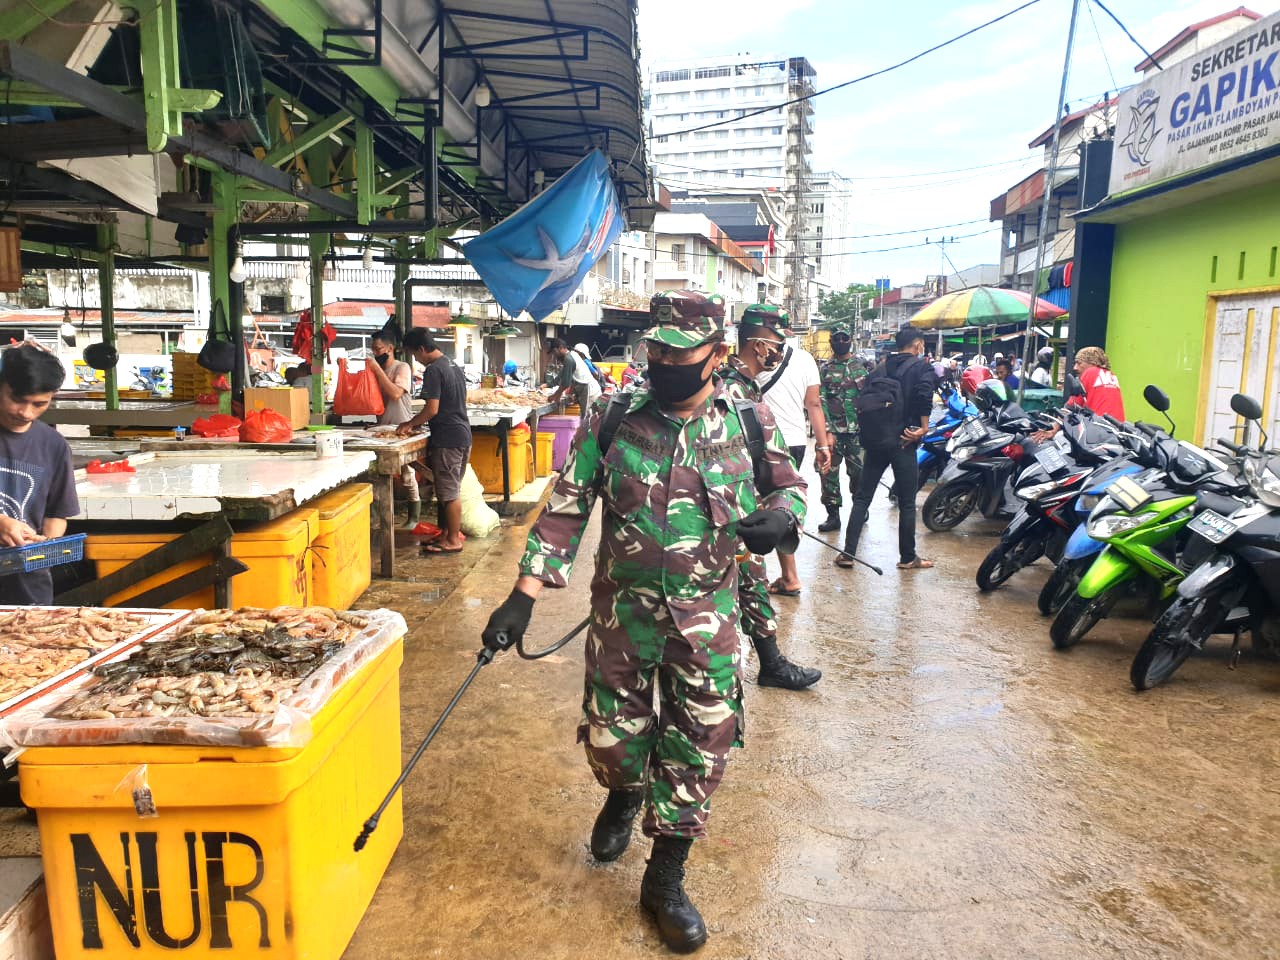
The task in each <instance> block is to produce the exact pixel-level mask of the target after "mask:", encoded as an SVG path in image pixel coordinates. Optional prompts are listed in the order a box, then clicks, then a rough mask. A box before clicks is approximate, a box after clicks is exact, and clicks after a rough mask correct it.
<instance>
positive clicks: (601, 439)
mask: <svg viewBox="0 0 1280 960" xmlns="http://www.w3.org/2000/svg"><path fill="white" fill-rule="evenodd" d="M630 409H631V394H630V393H628V392H627V391H624V390H619V391H618V392H617V393H615V394H614V395H613V396H611V397H610V398H609V402H608V403H607V404H606V405H605V408H604V416H603V417H602V418H601V420H600V433H599V435H598V436H597V437H596V443H598V444H599V445H600V456H602V457H603V456H604V455H605V454H606V453H608V452H609V448H610V447H611V446H613V438H614V437H615V436H616V435H617V433H618V427H620V426H622V418H623V417H625V416H626V415H627V411H628V410H630Z"/></svg>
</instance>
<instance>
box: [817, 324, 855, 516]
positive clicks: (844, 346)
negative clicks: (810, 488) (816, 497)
mask: <svg viewBox="0 0 1280 960" xmlns="http://www.w3.org/2000/svg"><path fill="white" fill-rule="evenodd" d="M831 352H832V353H833V354H834V356H833V357H832V359H830V360H828V361H827V362H826V363H824V364H823V365H822V383H821V386H820V387H819V393H820V395H821V397H822V412H823V414H824V415H825V416H826V418H827V431H828V432H829V433H831V434H832V436H834V437H835V443H834V447H835V449H834V450H832V451H831V469H830V470H829V471H828V472H827V473H825V474H823V476H822V505H823V506H824V507H826V508H827V518H826V519H825V520H823V521H822V523H820V524H818V529H819V530H820V531H822V532H823V533H826V532H828V531H831V530H839V529H840V465H841V464H844V469H845V473H846V474H847V475H848V477H849V497H850V499H852V498H853V495H854V494H855V493H856V492H857V490H858V481H859V480H861V479H862V447H861V446H860V445H859V443H858V411H857V410H856V409H855V408H854V405H853V401H854V400H855V399H856V398H857V396H858V381H859V380H860V379H861V378H862V377H864V376H865V375H866V372H867V371H866V367H865V366H864V365H863V362H862V360H861V359H860V358H859V357H857V356H855V354H854V353H853V338H852V336H851V335H850V333H849V325H848V324H847V323H836V324H835V325H833V326H832V327H831Z"/></svg>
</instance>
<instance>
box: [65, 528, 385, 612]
mask: <svg viewBox="0 0 1280 960" xmlns="http://www.w3.org/2000/svg"><path fill="white" fill-rule="evenodd" d="M319 532H320V513H319V511H318V510H316V508H315V507H313V506H306V507H299V508H298V509H297V510H293V511H291V512H289V513H286V514H285V515H284V516H283V517H280V518H279V519H276V520H270V521H268V522H266V523H257V524H252V525H251V526H249V527H247V528H246V529H244V530H240V531H237V532H236V534H235V535H234V536H233V537H232V538H231V555H232V556H233V557H235V558H236V559H237V560H240V561H242V562H243V563H244V564H246V565H247V566H248V567H249V569H248V570H246V571H245V572H244V573H242V574H240V575H239V576H236V577H232V578H231V602H232V605H233V606H237V607H267V608H268V609H269V608H271V607H278V606H280V605H281V604H291V605H295V606H302V607H305V606H308V605H310V604H311V603H312V602H313V599H312V589H311V578H312V551H311V550H310V547H311V544H312V543H313V542H314V541H315V539H316V536H317V535H318V534H319ZM177 536H178V534H176V533H105V534H99V533H91V534H89V536H88V537H87V538H86V539H85V542H84V555H85V557H86V559H89V560H92V561H93V562H94V566H95V568H96V570H97V573H98V576H99V577H102V576H105V575H106V574H108V573H113V572H114V571H116V570H119V569H120V568H121V567H123V566H125V565H126V564H128V563H130V562H131V561H133V560H137V559H138V558H139V557H141V556H142V555H143V554H145V553H150V552H151V551H152V550H154V549H155V548H156V547H159V546H161V545H162V544H165V543H168V542H169V541H170V540H173V539H175V538H176V537H177ZM365 551H366V554H367V553H368V547H366V548H365ZM206 563H208V557H202V558H198V559H195V560H186V561H183V562H182V563H178V564H175V565H174V566H172V567H170V568H169V569H168V570H165V571H164V572H163V573H157V574H156V575H155V576H153V577H148V578H147V579H146V580H143V581H142V582H141V583H139V584H137V585H136V586H133V587H130V588H129V589H127V590H122V591H121V592H120V593H117V594H115V595H113V596H111V597H108V598H107V600H106V603H104V604H103V606H107V607H113V606H118V605H120V604H122V603H124V601H126V600H128V599H129V598H130V597H133V596H136V595H138V594H139V593H143V592H144V591H147V590H150V589H152V588H153V587H158V586H160V585H161V584H162V583H168V582H169V581H170V580H174V579H177V578H178V577H180V576H182V575H183V574H187V573H191V572H192V571H194V570H199V569H200V568H201V567H202V566H204V565H205V564H206ZM367 566H368V565H367V563H366V567H367ZM213 605H214V602H213V587H208V588H206V589H204V590H197V591H196V592H195V593H189V594H187V595H186V596H185V597H181V598H180V599H178V600H175V601H173V602H172V603H170V604H166V606H167V607H169V608H170V609H173V610H197V609H201V608H204V609H209V608H211V607H213Z"/></svg>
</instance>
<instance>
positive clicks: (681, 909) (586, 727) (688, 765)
mask: <svg viewBox="0 0 1280 960" xmlns="http://www.w3.org/2000/svg"><path fill="white" fill-rule="evenodd" d="M650 312H651V315H652V317H653V319H654V321H655V325H654V326H653V328H652V329H650V330H649V331H648V332H647V333H646V334H645V339H646V341H647V347H648V356H649V382H648V385H647V386H644V387H640V388H637V389H636V390H634V391H632V392H630V393H628V394H625V395H624V396H626V397H629V400H628V401H627V402H628V406H627V408H626V414H625V416H624V417H623V418H622V420H621V422H620V424H619V425H618V428H617V430H616V432H615V434H614V436H613V439H612V442H611V443H610V444H609V445H608V449H607V451H605V452H603V453H602V451H601V448H600V427H601V423H602V421H603V419H604V417H605V413H606V410H607V409H608V403H607V402H606V401H603V400H602V401H597V402H596V403H595V404H594V405H593V406H592V408H591V411H590V413H589V415H588V416H587V417H586V418H585V419H584V420H583V423H582V425H581V426H580V427H579V430H578V434H577V436H576V437H575V438H574V444H573V450H572V452H571V453H570V455H569V458H568V459H567V460H566V461H565V465H564V468H563V471H562V473H561V475H560V479H559V481H558V482H557V483H556V486H555V489H554V491H553V492H552V495H551V499H550V502H549V503H548V504H547V507H546V509H545V510H544V511H543V513H542V515H541V516H540V517H539V518H538V520H537V522H536V523H535V524H534V525H533V528H532V529H531V530H530V532H529V541H528V546H527V548H526V550H525V554H524V557H523V559H522V560H521V561H520V576H519V578H518V579H517V581H516V586H515V589H513V590H512V592H511V595H510V596H509V597H508V598H507V600H506V601H505V602H504V603H503V604H502V606H500V607H499V608H498V609H497V610H495V611H494V612H493V615H492V616H491V617H490V618H489V624H488V626H487V627H486V628H485V631H484V642H485V645H486V646H487V647H489V648H490V649H505V648H506V647H508V646H510V645H511V644H512V643H514V642H515V641H516V640H518V639H519V638H520V637H521V636H522V635H523V633H524V630H525V629H526V628H527V626H528V624H529V620H530V618H531V616H532V612H533V603H534V598H535V597H536V596H537V594H538V592H539V591H540V590H541V589H542V587H543V586H551V587H563V586H565V585H566V583H567V582H568V578H569V572H570V569H571V567H572V564H573V561H574V557H575V554H576V553H577V550H578V546H579V544H580V542H581V540H582V534H583V532H584V531H585V530H586V527H587V522H588V520H589V518H590V515H591V512H592V508H593V507H594V506H595V502H596V499H597V498H601V499H603V501H604V518H603V524H602V528H601V534H600V546H599V549H598V551H597V554H596V571H595V578H594V579H593V580H592V584H591V626H590V630H589V633H588V635H587V642H586V689H585V695H584V702H583V714H584V715H583V721H582V724H581V725H580V726H579V728H578V739H579V741H580V742H582V743H583V744H584V745H585V746H586V751H587V759H588V762H589V763H590V765H591V768H592V771H593V772H594V773H595V776H596V779H597V780H598V781H599V782H600V784H601V785H602V786H604V787H607V788H608V790H609V796H608V799H607V800H606V801H605V804H604V808H603V809H602V810H601V811H600V814H599V816H598V817H597V818H596V822H595V826H594V828H593V830H592V834H591V851H592V854H593V855H594V856H595V857H596V859H597V860H601V861H610V860H616V859H617V858H618V857H620V856H621V855H622V853H623V851H625V850H626V848H627V845H628V843H629V842H630V839H631V824H632V821H633V820H634V819H635V817H636V815H637V813H638V812H639V809H640V808H641V807H642V806H643V807H644V808H645V816H644V832H645V834H646V835H647V836H651V837H653V838H654V843H653V851H652V855H651V856H650V858H649V861H648V868H647V869H646V870H645V874H644V880H643V882H642V884H641V888H640V902H641V904H642V905H643V906H644V907H645V908H646V909H647V910H648V911H649V912H651V913H652V914H653V915H654V916H655V918H656V920H657V924H658V931H659V933H660V935H661V937H662V939H663V941H664V942H665V943H666V944H667V945H668V946H670V947H671V948H673V949H675V950H679V951H689V950H694V949H697V948H698V947H699V946H701V945H702V944H703V943H704V942H705V941H706V937H707V933H706V926H705V925H704V924H703V922H702V917H701V916H700V915H699V913H698V911H697V908H696V907H694V905H693V904H692V903H690V902H689V898H688V896H687V895H686V894H685V891H684V885H683V881H684V863H685V859H686V857H687V856H688V851H689V847H690V845H691V843H692V841H693V840H694V839H695V838H698V837H702V836H704V835H705V831H706V820H707V814H708V811H709V809H710V800H711V794H712V793H713V792H714V791H715V788H716V786H717V785H718V784H719V782H720V778H721V776H722V775H723V773H724V768H725V764H726V762H727V761H728V755H729V750H730V748H731V747H732V746H734V745H735V744H740V737H741V709H742V700H741V698H742V687H741V677H740V665H741V654H740V640H739V623H738V609H737V594H738V577H737V569H738V568H737V564H736V562H735V557H736V554H737V552H738V541H739V538H741V540H742V541H743V543H745V544H746V546H747V548H748V549H749V550H751V551H752V552H754V553H768V552H769V551H770V550H772V549H774V548H775V547H777V546H779V545H784V546H786V547H788V548H790V549H793V550H794V549H795V545H796V543H797V542H798V533H797V530H798V529H799V527H800V526H801V525H802V524H803V522H804V490H805V486H804V481H803V480H801V478H800V476H799V474H798V473H797V472H796V470H795V466H794V464H793V462H792V460H791V457H790V455H789V454H788V452H787V450H786V448H785V447H783V446H782V445H781V442H780V441H779V439H778V437H777V435H776V432H777V431H776V427H775V425H774V423H773V418H772V416H771V415H770V414H769V412H768V410H767V409H764V408H762V409H761V410H760V412H759V419H760V421H761V424H762V425H763V426H764V427H765V430H766V436H767V437H768V438H769V439H768V444H767V449H766V453H765V456H764V461H763V464H762V466H761V480H762V481H763V485H764V486H766V487H767V488H768V489H767V491H766V492H764V493H762V494H757V491H756V484H755V482H754V480H753V464H752V461H751V456H750V453H749V452H748V450H747V445H746V437H745V436H744V434H743V428H742V425H741V423H740V421H739V419H738V414H737V411H736V409H735V408H734V406H733V402H732V399H731V398H730V397H729V395H728V394H726V393H725V391H724V388H723V386H722V385H721V384H719V383H718V382H716V381H715V380H714V379H713V376H712V375H713V372H714V370H715V369H716V368H717V367H718V366H719V365H720V364H721V363H722V362H723V361H724V358H725V356H726V355H727V347H725V346H724V344H723V338H724V324H723V317H724V305H723V302H722V301H720V300H719V298H707V297H705V296H703V295H702V294H698V293H696V292H687V293H686V292H679V293H672V294H660V295H659V296H657V297H655V298H654V299H653V302H652V304H651V308H650ZM655 701H656V702H655Z"/></svg>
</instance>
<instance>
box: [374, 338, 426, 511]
mask: <svg viewBox="0 0 1280 960" xmlns="http://www.w3.org/2000/svg"><path fill="white" fill-rule="evenodd" d="M369 345H370V349H371V351H372V353H373V360H374V363H373V366H372V368H371V369H372V370H373V377H374V379H375V380H377V381H378V389H379V390H381V391H382V403H383V411H382V416H380V417H378V423H379V424H385V425H389V426H393V427H398V426H400V424H402V423H405V422H407V421H409V420H412V419H413V370H412V369H411V368H410V367H409V364H407V363H405V362H404V361H403V360H397V359H396V348H397V347H398V346H399V345H400V330H399V329H398V328H397V327H396V326H395V320H394V319H393V320H392V321H391V322H389V323H388V324H387V325H386V326H385V327H383V328H382V329H381V330H379V331H378V332H377V333H375V334H374V335H373V337H372V338H371V339H370V341H369ZM400 482H401V483H402V484H403V485H404V488H405V492H406V494H405V495H406V498H407V500H408V514H407V517H406V519H405V525H404V528H405V529H406V530H412V529H413V528H414V527H416V526H417V525H418V521H419V520H421V519H422V492H421V491H420V490H419V489H418V475H417V473H415V472H414V469H413V467H411V466H408V465H405V466H404V467H402V468H401V469H400Z"/></svg>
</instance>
